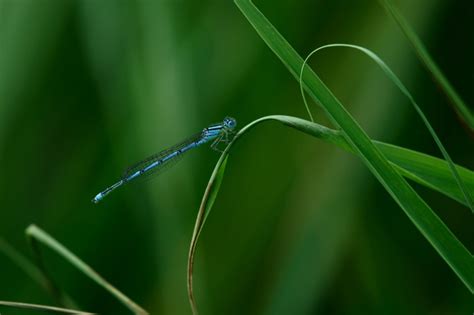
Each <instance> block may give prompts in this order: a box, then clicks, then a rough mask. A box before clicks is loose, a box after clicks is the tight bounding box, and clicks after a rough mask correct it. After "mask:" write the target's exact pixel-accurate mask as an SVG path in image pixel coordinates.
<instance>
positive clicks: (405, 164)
mask: <svg viewBox="0 0 474 315" xmlns="http://www.w3.org/2000/svg"><path fill="white" fill-rule="evenodd" d="M264 121H277V122H280V123H282V124H284V125H286V126H288V127H291V128H294V129H296V130H298V131H301V132H303V133H306V134H308V135H311V136H313V137H315V138H318V139H322V140H324V141H326V142H329V143H332V144H335V145H337V146H339V147H341V148H342V149H344V150H346V151H349V152H352V153H356V151H355V150H354V149H352V147H351V146H350V145H349V144H348V143H347V141H346V140H345V138H344V137H343V135H342V133H341V132H340V131H337V130H333V129H330V128H327V127H324V126H322V125H319V124H316V123H313V122H310V121H307V120H303V119H301V118H296V117H291V116H283V115H273V116H266V117H262V118H260V119H257V120H255V121H253V122H251V123H250V124H248V125H246V126H245V127H243V128H242V129H241V130H240V131H239V132H237V134H236V135H235V137H234V139H232V141H231V142H230V143H229V145H228V146H227V147H226V149H225V150H224V152H223V153H222V155H221V157H220V159H219V160H218V162H217V164H216V166H215V167H214V171H213V172H212V175H211V178H210V179H209V182H208V185H207V188H206V191H205V193H204V196H203V198H202V201H201V205H200V207H199V211H198V214H197V218H196V223H195V226H194V231H193V236H192V239H191V244H190V248H189V256H188V296H189V301H190V304H191V308H192V310H193V314H198V311H197V306H196V300H195V297H194V293H193V265H194V257H195V252H196V246H197V242H198V239H199V235H200V233H201V231H202V229H203V226H204V223H205V221H206V218H207V217H208V216H209V213H210V211H211V210H212V207H213V205H214V201H215V199H216V197H217V194H218V192H219V189H220V186H221V182H222V179H223V176H224V170H225V167H226V165H227V159H228V154H229V151H230V149H231V148H232V146H233V145H234V144H235V142H236V141H237V140H238V139H239V138H240V137H242V136H243V135H244V134H245V133H247V132H248V131H249V130H250V129H252V128H253V127H255V126H256V125H258V124H260V123H262V122H264ZM374 144H376V145H377V147H379V148H380V150H381V151H382V152H383V153H384V154H386V156H387V157H388V158H389V160H390V161H391V163H392V164H393V165H394V166H396V167H397V169H399V170H401V171H403V174H404V176H406V177H407V178H410V179H413V180H415V181H417V182H419V183H420V184H422V185H425V186H427V187H430V188H433V189H435V190H438V191H440V192H443V193H445V194H446V195H448V196H450V197H451V198H453V199H457V198H456V197H460V196H461V200H463V199H462V193H461V192H460V191H459V190H458V191H455V190H450V189H449V188H448V187H449V186H452V185H453V182H454V179H453V177H452V176H451V173H450V170H449V167H448V166H447V163H446V161H443V160H441V159H438V158H434V157H431V156H428V155H426V154H423V153H419V152H416V151H412V150H408V149H404V148H400V147H397V146H393V145H390V144H386V143H382V142H376V141H374ZM456 167H457V168H458V171H459V173H460V174H461V176H462V179H463V180H464V181H465V182H466V183H468V185H469V188H472V189H474V172H472V171H469V170H467V169H465V168H462V167H460V166H456ZM454 187H456V188H458V187H457V186H456V185H454ZM458 189H459V188H458Z"/></svg>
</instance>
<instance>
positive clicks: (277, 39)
mask: <svg viewBox="0 0 474 315" xmlns="http://www.w3.org/2000/svg"><path fill="white" fill-rule="evenodd" d="M234 1H235V3H236V5H237V6H238V7H239V9H240V10H241V11H242V13H243V14H244V16H245V17H246V18H247V19H248V20H249V22H250V23H251V25H252V26H253V27H254V28H255V30H256V31H257V33H258V34H259V35H260V37H261V38H262V39H263V40H264V41H265V43H266V44H267V45H268V46H269V47H270V48H271V49H272V51H273V52H274V53H275V54H276V55H277V56H278V57H279V58H280V60H281V61H282V62H283V64H284V65H285V66H286V67H287V68H288V69H289V71H290V73H291V74H293V76H294V77H295V78H296V79H297V78H298V71H299V70H300V69H301V67H302V65H303V59H302V58H301V57H300V56H299V55H298V53H297V52H296V51H295V50H294V48H293V47H291V45H290V44H289V43H288V42H287V41H286V40H285V38H284V37H283V36H281V34H280V33H279V32H278V31H277V29H275V27H274V26H273V25H272V24H271V23H270V22H269V21H268V19H267V18H266V17H265V16H264V15H263V14H262V13H261V12H260V11H259V10H258V9H257V7H255V5H254V4H253V3H252V1H250V0H234ZM303 85H304V88H305V90H306V91H307V92H308V94H309V95H310V96H311V98H312V99H313V100H314V101H315V102H316V103H317V104H319V105H320V106H321V107H322V108H323V109H324V111H325V112H326V114H327V115H328V118H329V119H330V120H331V122H332V123H334V124H335V125H336V126H337V127H338V128H340V129H341V132H342V135H343V136H344V138H345V139H346V140H347V142H348V143H349V144H350V146H351V147H352V148H353V149H354V150H355V151H356V152H357V154H358V155H359V156H360V157H361V159H362V161H363V162H364V164H365V165H366V166H367V167H368V168H369V170H370V171H371V172H372V173H373V175H374V176H375V177H376V178H377V179H378V180H379V182H380V183H381V184H382V186H383V187H384V188H385V189H386V190H387V192H388V193H389V194H390V195H391V196H392V198H393V199H394V200H395V201H396V202H397V204H398V205H399V206H400V208H402V209H403V211H404V212H405V214H406V215H407V216H408V217H409V218H410V220H411V221H412V223H413V224H414V225H415V226H416V227H417V228H418V229H419V231H420V232H421V233H422V235H423V236H424V237H425V238H426V240H427V241H428V242H429V243H430V244H431V245H432V246H433V247H434V248H435V250H436V251H437V252H438V254H439V255H440V256H441V257H442V258H443V259H444V260H445V261H446V263H447V264H448V265H449V266H450V267H451V269H452V270H453V271H454V272H455V273H456V274H457V275H458V277H459V278H460V279H461V280H462V282H463V283H464V284H465V285H466V286H467V287H468V289H469V290H470V292H471V293H473V292H474V257H473V256H472V255H471V253H470V252H469V251H468V250H467V249H466V248H465V246H464V245H463V244H462V243H461V242H460V241H459V240H458V239H457V238H456V236H455V235H454V234H453V233H452V232H451V230H450V229H449V228H448V227H447V226H446V225H445V224H444V222H443V221H442V220H441V219H440V218H439V217H438V216H437V215H436V214H435V213H434V212H433V210H432V209H431V208H430V207H429V206H428V205H427V204H426V202H425V201H424V200H423V199H421V198H420V196H419V195H418V194H417V193H416V191H415V190H414V189H413V188H412V187H411V186H410V185H409V184H408V183H407V181H406V180H405V179H404V178H403V177H402V176H401V175H400V174H399V173H398V171H397V170H396V169H395V168H394V167H392V166H391V165H390V163H389V161H388V160H387V159H386V157H385V156H384V155H383V153H382V152H380V150H379V149H377V148H376V147H375V145H374V144H373V143H372V141H371V139H370V138H369V137H368V136H367V134H366V133H365V132H364V131H363V130H362V128H361V127H360V126H359V125H358V124H357V122H356V121H355V120H354V119H353V117H352V116H351V115H350V114H349V112H348V111H347V110H346V109H345V108H344V107H343V106H342V104H341V103H340V102H339V100H338V99H337V98H336V97H335V96H334V95H333V94H332V92H331V91H330V90H329V89H328V88H327V87H326V86H325V85H324V83H323V82H322V81H321V80H320V79H319V77H318V76H317V75H316V74H315V73H314V72H313V71H312V70H310V69H306V71H304V73H303Z"/></svg>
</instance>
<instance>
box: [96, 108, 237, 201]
mask: <svg viewBox="0 0 474 315" xmlns="http://www.w3.org/2000/svg"><path fill="white" fill-rule="evenodd" d="M236 126H237V122H236V120H235V119H234V118H231V117H226V118H224V120H223V121H222V122H221V123H218V124H212V125H210V126H209V127H207V128H204V129H203V130H202V131H201V132H200V133H198V134H196V135H194V136H192V137H190V138H188V139H186V140H185V141H182V142H181V143H179V144H177V145H175V146H173V147H171V148H168V149H166V150H164V151H161V152H160V153H157V154H154V155H152V156H150V157H148V158H147V159H145V160H143V161H140V162H138V163H137V164H135V165H133V166H131V167H129V168H128V169H127V170H126V171H125V172H124V173H123V175H122V177H121V179H120V180H119V181H118V182H116V183H115V184H113V185H112V186H110V187H108V188H107V189H105V190H104V191H102V192H100V193H98V194H97V195H96V196H95V197H94V199H92V202H94V203H98V202H99V201H101V200H102V199H104V197H105V196H107V195H108V194H110V193H111V192H112V191H113V190H115V189H117V188H118V187H120V186H123V185H125V184H126V183H128V182H131V181H133V180H135V179H137V178H139V177H142V176H145V175H148V174H151V173H155V172H157V171H160V170H163V169H164V168H166V167H167V166H169V165H170V164H171V163H172V162H176V161H177V160H179V158H180V157H182V155H183V154H184V153H186V152H187V151H189V150H191V149H193V148H196V147H198V146H200V145H202V144H204V143H208V142H211V141H212V144H211V148H213V149H215V150H219V149H218V148H217V145H218V144H219V143H221V142H224V143H228V142H229V135H230V134H232V133H233V130H234V129H235V127H236Z"/></svg>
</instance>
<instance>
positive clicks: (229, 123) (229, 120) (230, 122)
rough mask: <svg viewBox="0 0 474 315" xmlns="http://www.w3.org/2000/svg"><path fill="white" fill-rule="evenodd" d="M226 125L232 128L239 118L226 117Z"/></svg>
mask: <svg viewBox="0 0 474 315" xmlns="http://www.w3.org/2000/svg"><path fill="white" fill-rule="evenodd" d="M224 126H226V128H228V129H230V130H232V129H234V128H235V127H236V126H237V120H235V119H234V118H232V117H226V118H224Z"/></svg>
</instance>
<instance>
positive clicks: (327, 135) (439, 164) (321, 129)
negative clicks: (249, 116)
mask: <svg viewBox="0 0 474 315" xmlns="http://www.w3.org/2000/svg"><path fill="white" fill-rule="evenodd" d="M267 118H274V119H276V120H278V121H280V122H282V123H284V124H285V125H287V126H290V127H292V128H295V129H297V130H300V131H302V132H305V133H307V134H310V135H313V136H315V137H317V138H320V139H322V140H324V141H326V142H329V143H333V144H336V145H337V146H339V147H341V148H342V149H344V150H346V151H349V152H351V153H354V154H356V151H355V150H353V149H352V148H351V147H350V146H349V144H348V143H347V141H346V140H345V139H344V137H343V135H342V133H341V132H340V131H337V130H333V129H330V128H327V127H325V126H321V125H319V124H316V123H312V122H309V121H306V120H303V119H300V118H296V117H289V116H268V117H267ZM373 143H374V144H375V145H376V146H377V148H379V150H380V151H382V153H383V154H384V155H385V156H386V157H387V159H388V160H389V162H390V163H391V164H392V165H393V166H395V167H396V168H397V170H399V172H401V174H402V175H403V176H404V177H406V178H409V179H411V180H413V181H415V182H417V183H419V184H421V185H424V186H426V187H428V188H431V189H434V190H436V191H439V192H440V193H442V194H444V195H446V196H448V197H450V198H452V199H454V200H456V201H458V202H460V203H462V204H464V205H466V206H467V204H466V199H465V198H464V195H463V193H462V191H461V190H460V189H459V186H458V185H457V183H456V180H455V178H454V177H453V176H452V173H451V170H450V167H449V166H448V163H447V162H446V161H444V160H442V159H439V158H436V157H433V156H430V155H427V154H424V153H420V152H417V151H413V150H409V149H406V148H402V147H399V146H395V145H392V144H387V143H383V142H379V141H373ZM455 167H456V170H457V172H458V173H459V175H460V177H461V179H462V182H463V183H464V184H465V185H466V187H467V189H468V190H469V191H474V172H473V171H470V170H468V169H466V168H464V167H461V166H458V165H456V166H455Z"/></svg>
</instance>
